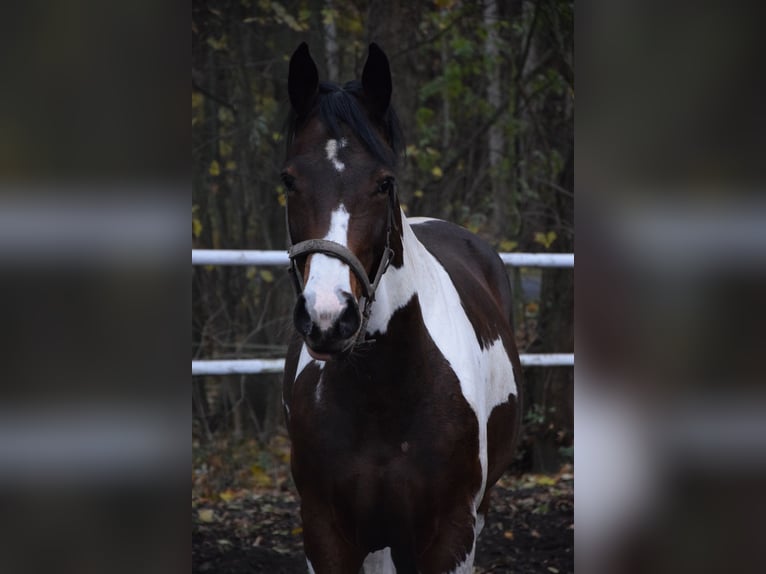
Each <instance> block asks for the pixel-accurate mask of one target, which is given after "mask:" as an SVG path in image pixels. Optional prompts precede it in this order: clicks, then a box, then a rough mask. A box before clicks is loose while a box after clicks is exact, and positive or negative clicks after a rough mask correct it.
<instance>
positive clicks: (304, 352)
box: [293, 343, 324, 382]
mask: <svg viewBox="0 0 766 574" xmlns="http://www.w3.org/2000/svg"><path fill="white" fill-rule="evenodd" d="M309 364H315V365H317V366H318V367H319V368H320V369H324V361H317V360H316V359H315V358H314V357H312V356H311V355H309V351H308V349H307V348H306V344H305V343H304V344H303V346H302V347H301V354H300V356H299V357H298V366H297V367H296V369H295V378H294V379H293V382H295V381H297V380H298V377H300V376H301V373H302V372H303V369H305V368H306V366H307V365H309Z"/></svg>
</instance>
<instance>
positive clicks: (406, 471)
mask: <svg viewBox="0 0 766 574" xmlns="http://www.w3.org/2000/svg"><path fill="white" fill-rule="evenodd" d="M427 363H428V362H427ZM428 364H429V365H430V368H433V367H434V363H433V362H430V363H428ZM331 374H332V373H329V372H328V373H324V372H321V371H319V370H318V369H316V370H314V371H310V372H308V373H307V375H308V376H303V377H299V379H298V380H297V381H296V384H295V387H294V391H293V397H292V405H291V410H292V412H293V415H292V417H291V418H292V422H291V435H292V437H293V447H294V454H295V456H294V470H297V474H298V476H299V480H300V478H302V477H303V476H306V477H309V476H310V477H313V478H312V480H315V479H316V478H317V477H325V478H323V479H322V480H321V481H319V482H323V483H325V486H326V488H338V487H341V488H349V487H352V486H353V484H354V483H363V484H368V485H374V489H376V490H377V491H378V492H379V493H382V495H385V493H386V492H387V491H388V489H389V487H390V488H394V487H397V488H401V487H402V486H406V487H407V488H410V489H411V490H413V491H418V490H419V489H420V486H419V485H420V484H428V483H432V482H433V479H434V477H437V476H440V475H443V474H445V473H453V474H454V473H455V472H456V470H455V468H456V467H473V461H476V460H478V448H479V440H478V421H477V420H476V416H475V414H474V412H473V411H472V409H471V407H470V406H469V404H468V403H467V402H466V400H465V398H464V397H463V395H462V394H461V392H460V384H459V382H458V381H457V379H456V377H455V376H454V373H452V372H451V371H450V370H449V369H446V368H445V369H443V372H442V373H441V376H440V377H438V378H433V379H432V380H433V381H434V382H433V383H430V384H426V383H424V379H423V378H421V376H422V374H423V373H422V372H420V371H419V370H417V369H415V370H412V371H411V372H409V373H397V376H400V377H402V378H400V379H397V380H385V379H380V378H376V377H370V378H369V379H367V380H365V377H364V376H359V377H357V378H356V379H355V380H352V381H347V380H345V379H342V378H338V377H333V376H331ZM296 465H297V468H295V466H296ZM384 497H385V496H384Z"/></svg>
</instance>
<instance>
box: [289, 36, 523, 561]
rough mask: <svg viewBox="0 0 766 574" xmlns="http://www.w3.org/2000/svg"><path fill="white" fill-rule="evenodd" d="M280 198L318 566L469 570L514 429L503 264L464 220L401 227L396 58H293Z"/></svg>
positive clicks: (516, 395) (295, 455) (294, 429)
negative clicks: (348, 61) (341, 76)
mask: <svg viewBox="0 0 766 574" xmlns="http://www.w3.org/2000/svg"><path fill="white" fill-rule="evenodd" d="M287 87H288V93H289V99H290V105H291V110H290V117H289V120H288V126H289V127H288V130H287V131H288V134H287V138H286V140H287V153H286V160H285V164H284V169H283V171H282V181H283V184H284V188H285V190H286V191H285V194H286V199H287V201H286V218H287V222H286V224H287V234H288V241H289V245H290V248H289V257H290V262H291V263H290V267H289V269H290V272H291V275H292V277H293V283H294V286H295V290H296V294H297V300H296V303H295V308H294V312H293V323H294V327H295V331H294V333H293V337H292V340H291V342H290V344H289V346H288V352H287V357H286V361H285V373H284V383H283V397H282V398H283V407H284V416H285V422H286V426H287V430H288V434H289V437H290V441H291V448H292V451H291V472H292V477H293V480H294V483H295V486H296V488H297V490H298V493H299V495H300V503H301V507H300V512H301V518H302V524H303V542H304V550H305V554H306V559H307V563H308V569H309V571H310V572H312V573H313V572H319V573H325V572H332V573H335V572H338V573H346V572H348V573H357V572H360V571H364V572H365V573H368V572H394V571H396V572H399V573H405V572H423V573H437V572H438V573H441V572H468V573H470V572H471V571H472V565H473V561H474V556H475V551H476V539H477V536H478V534H479V532H480V531H481V529H482V526H483V524H484V517H485V515H486V512H487V509H488V505H489V489H490V487H491V486H492V485H493V484H494V483H495V482H496V481H497V480H498V479H499V478H500V476H501V475H502V474H503V472H504V471H505V470H506V468H507V467H508V466H509V464H510V463H511V461H512V458H513V450H514V445H515V442H516V439H517V437H518V434H519V424H520V390H521V384H520V381H521V365H520V363H519V357H518V352H517V350H516V346H515V342H514V337H513V332H512V327H511V325H512V320H511V313H512V294H511V287H510V283H509V280H508V275H507V273H506V270H505V267H504V265H503V263H502V261H501V260H500V258H499V257H498V255H497V253H496V252H495V251H494V250H493V249H492V248H491V247H490V246H489V245H488V244H487V243H485V242H484V241H483V240H481V239H480V238H479V237H477V236H475V235H474V234H472V233H470V232H469V231H467V230H465V229H463V228H462V227H459V226H457V225H454V224H451V223H447V222H445V221H440V220H436V219H427V218H417V219H416V218H407V217H406V215H405V214H404V212H403V211H402V209H401V207H400V204H399V195H398V184H397V164H398V163H399V160H400V159H401V157H402V156H403V140H402V135H401V129H400V127H399V122H398V119H397V116H396V113H395V111H394V109H393V107H392V106H391V92H392V80H391V71H390V66H389V61H388V58H387V57H386V55H385V53H384V52H383V51H382V50H381V48H380V47H379V46H378V45H377V44H374V43H373V44H370V45H369V51H368V54H367V60H366V62H365V65H364V68H363V72H362V78H361V81H359V80H355V81H351V82H348V83H346V84H344V85H342V86H341V85H338V84H333V83H329V82H324V81H323V82H320V81H319V75H318V71H317V67H316V64H315V63H314V61H313V59H312V57H311V54H310V52H309V48H308V46H307V45H306V43H305V42H304V43H302V44H301V45H300V46H299V47H298V48H297V49H296V51H295V52H294V53H293V55H292V57H291V59H290V64H289V76H288V86H287Z"/></svg>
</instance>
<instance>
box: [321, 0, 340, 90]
mask: <svg viewBox="0 0 766 574" xmlns="http://www.w3.org/2000/svg"><path fill="white" fill-rule="evenodd" d="M325 10H326V11H327V16H326V17H325V18H324V53H325V63H326V64H327V76H328V79H329V80H330V81H333V82H340V81H341V78H340V65H339V59H338V30H337V28H336V26H335V19H336V18H337V17H338V12H337V10H335V7H334V2H333V0H326V2H325Z"/></svg>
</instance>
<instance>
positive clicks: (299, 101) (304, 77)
mask: <svg viewBox="0 0 766 574" xmlns="http://www.w3.org/2000/svg"><path fill="white" fill-rule="evenodd" d="M318 87H319V72H317V66H316V64H315V63H314V60H312V59H311V54H310V53H309V47H308V45H307V44H306V42H301V45H300V46H298V48H297V49H296V50H295V52H294V53H293V55H292V58H290V74H289V75H288V77H287V92H288V93H289V94H290V103H291V104H292V106H293V109H294V110H295V112H296V113H297V114H298V116H305V115H306V114H307V113H309V112H310V111H311V102H312V101H313V100H314V96H316V93H317V88H318Z"/></svg>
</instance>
